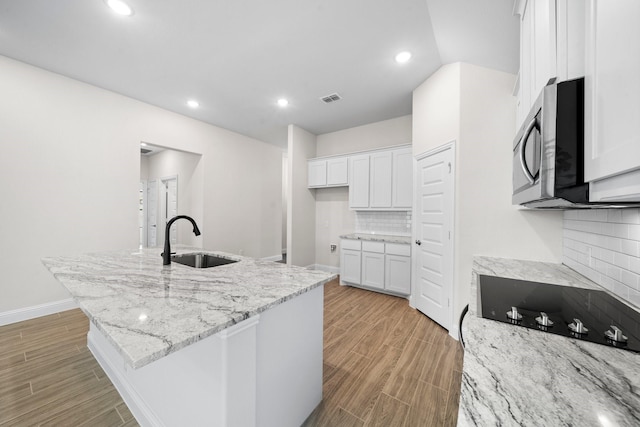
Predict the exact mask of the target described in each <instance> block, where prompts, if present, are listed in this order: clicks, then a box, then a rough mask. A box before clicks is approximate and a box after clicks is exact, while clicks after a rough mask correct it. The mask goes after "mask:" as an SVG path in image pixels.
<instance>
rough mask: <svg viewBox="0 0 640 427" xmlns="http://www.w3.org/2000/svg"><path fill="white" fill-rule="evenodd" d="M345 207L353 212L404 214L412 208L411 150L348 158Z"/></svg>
mask: <svg viewBox="0 0 640 427" xmlns="http://www.w3.org/2000/svg"><path fill="white" fill-rule="evenodd" d="M349 168H350V169H349V175H350V181H349V207H350V208H351V209H354V210H374V211H375V210H378V211H385V210H390V211H393V210H395V211H407V210H410V209H411V206H412V205H413V152H412V149H411V147H407V148H395V149H389V150H378V151H374V152H371V153H368V154H360V155H357V156H351V161H350V166H349Z"/></svg>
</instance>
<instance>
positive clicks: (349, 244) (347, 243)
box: [341, 239, 361, 251]
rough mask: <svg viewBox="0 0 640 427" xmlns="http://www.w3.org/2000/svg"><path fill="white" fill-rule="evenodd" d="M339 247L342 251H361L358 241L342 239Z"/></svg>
mask: <svg viewBox="0 0 640 427" xmlns="http://www.w3.org/2000/svg"><path fill="white" fill-rule="evenodd" d="M341 246H342V249H353V250H355V251H359V250H360V249H361V246H360V240H351V239H342V240H341Z"/></svg>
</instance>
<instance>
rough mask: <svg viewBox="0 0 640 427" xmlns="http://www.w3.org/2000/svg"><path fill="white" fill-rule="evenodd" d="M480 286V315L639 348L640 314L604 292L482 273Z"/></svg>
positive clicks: (580, 337)
mask: <svg viewBox="0 0 640 427" xmlns="http://www.w3.org/2000/svg"><path fill="white" fill-rule="evenodd" d="M478 286H479V290H480V307H479V313H480V315H481V316H482V317H484V318H487V319H492V320H497V321H499V322H504V323H510V324H512V325H514V326H520V327H525V328H529V329H536V330H539V331H542V332H546V333H551V334H556V335H562V336H566V337H572V338H575V339H578V340H584V341H590V342H594V343H597V344H602V345H607V346H610V347H616V348H620V349H624V350H630V351H634V352H640V313H639V312H637V311H636V310H634V309H633V308H631V307H629V306H628V305H626V304H624V303H622V302H621V301H619V300H618V299H616V298H615V297H613V296H612V295H610V294H608V293H607V292H605V291H599V290H593V289H582V288H574V287H568V286H559V285H551V284H548V283H538V282H529V281H525V280H517V279H507V278H504V277H496V276H485V275H480V276H479V278H478Z"/></svg>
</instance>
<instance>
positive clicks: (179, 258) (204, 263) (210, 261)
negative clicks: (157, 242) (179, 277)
mask: <svg viewBox="0 0 640 427" xmlns="http://www.w3.org/2000/svg"><path fill="white" fill-rule="evenodd" d="M171 262H177V263H178V264H182V265H188V266H189V267H193V268H210V267H218V266H220V265H225V264H233V263H234V262H238V261H237V260H235V259H229V258H223V257H220V256H217V255H212V254H205V253H201V252H197V253H190V254H181V255H172V256H171Z"/></svg>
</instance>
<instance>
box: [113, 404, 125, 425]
mask: <svg viewBox="0 0 640 427" xmlns="http://www.w3.org/2000/svg"><path fill="white" fill-rule="evenodd" d="M113 408H114V409H115V410H116V413H117V414H118V416H119V417H120V419H121V420H122V424H124V423H126V421H125V420H124V417H123V416H122V414H121V413H120V411H118V405H114V406H113Z"/></svg>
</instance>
